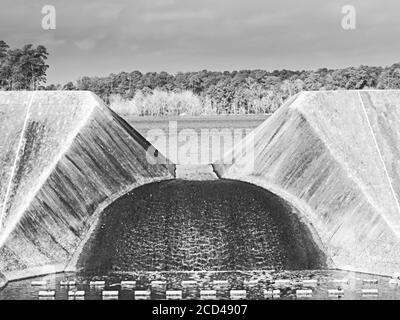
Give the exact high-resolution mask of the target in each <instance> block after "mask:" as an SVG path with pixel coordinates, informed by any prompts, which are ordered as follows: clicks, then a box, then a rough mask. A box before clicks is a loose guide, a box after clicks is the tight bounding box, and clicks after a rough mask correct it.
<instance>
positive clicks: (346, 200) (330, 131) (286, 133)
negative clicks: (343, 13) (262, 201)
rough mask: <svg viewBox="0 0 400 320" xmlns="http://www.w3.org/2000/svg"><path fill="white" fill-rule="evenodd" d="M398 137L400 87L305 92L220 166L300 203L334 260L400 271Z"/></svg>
mask: <svg viewBox="0 0 400 320" xmlns="http://www.w3.org/2000/svg"><path fill="white" fill-rule="evenodd" d="M399 141H400V91H359V92H358V91H335V92H303V93H301V94H299V95H297V96H296V97H294V98H292V99H291V100H290V101H288V102H287V103H286V104H285V105H283V106H282V107H281V108H280V109H279V110H278V111H277V112H276V113H275V114H274V115H273V116H272V117H271V118H269V119H268V120H267V121H265V122H264V123H263V124H262V125H261V126H260V127H258V128H257V129H256V130H255V131H254V132H253V133H252V134H250V135H249V136H247V137H246V138H245V139H244V140H243V142H242V143H241V144H240V145H238V146H236V147H235V148H234V149H233V150H232V151H231V152H229V153H228V154H227V155H226V157H227V159H226V161H224V163H225V164H224V165H215V170H216V172H217V173H218V174H219V175H220V176H222V177H224V178H230V179H237V180H241V181H247V182H251V183H253V184H256V185H259V186H261V187H263V188H265V189H268V190H270V191H272V192H273V193H275V194H277V195H279V196H280V197H282V198H284V199H286V200H287V201H289V202H290V203H291V204H292V205H294V206H295V207H296V208H297V209H299V212H300V213H301V216H302V217H301V218H302V219H303V220H304V222H306V223H307V224H308V226H309V229H310V230H311V231H312V233H313V236H314V238H315V241H316V242H317V243H319V245H320V248H321V249H322V250H323V251H324V252H325V254H326V255H327V256H328V261H330V265H331V266H332V267H337V268H341V269H349V270H354V271H361V272H370V273H378V274H393V272H395V271H399V270H400V207H399V199H400V142H399ZM228 157H229V159H230V158H233V161H232V163H229V159H228Z"/></svg>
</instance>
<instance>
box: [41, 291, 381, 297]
mask: <svg viewBox="0 0 400 320" xmlns="http://www.w3.org/2000/svg"><path fill="white" fill-rule="evenodd" d="M229 294H230V298H231V299H246V298H247V291H246V290H230V292H229ZM361 294H362V296H377V295H378V294H379V291H378V289H361ZM55 295H56V292H55V291H54V290H42V291H39V297H55ZM150 295H151V291H150V290H136V291H134V296H135V298H150ZM84 296H85V291H73V290H70V291H68V297H70V298H76V297H84ZM165 296H166V298H167V299H182V290H167V291H166V293H165ZM280 296H281V291H280V290H277V289H274V290H267V289H265V290H264V297H265V298H280ZM312 296H313V290H312V289H298V290H296V297H299V298H309V297H312ZM328 296H329V297H341V296H344V290H343V289H329V290H328ZM102 297H103V298H104V299H107V298H116V299H118V297H119V291H106V290H104V291H103V292H102ZM200 298H201V299H216V298H217V291H216V290H200Z"/></svg>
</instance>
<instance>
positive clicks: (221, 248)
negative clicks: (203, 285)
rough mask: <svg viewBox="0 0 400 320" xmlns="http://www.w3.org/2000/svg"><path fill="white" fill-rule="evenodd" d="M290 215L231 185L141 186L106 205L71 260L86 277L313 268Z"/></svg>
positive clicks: (300, 228) (320, 263) (314, 259)
mask: <svg viewBox="0 0 400 320" xmlns="http://www.w3.org/2000/svg"><path fill="white" fill-rule="evenodd" d="M324 266H325V257H324V255H323V253H322V252H321V251H320V250H319V248H318V246H316V245H315V243H314V242H313V241H312V238H311V236H310V232H309V231H308V229H307V227H306V226H305V225H304V224H302V223H301V222H300V221H299V219H298V214H297V213H296V210H295V209H294V208H292V207H291V206H290V205H288V204H287V203H286V202H285V201H284V200H282V199H281V198H279V197H278V196H276V195H274V194H271V193H270V192H268V191H266V190H263V189H262V188H259V187H256V186H254V185H251V184H248V183H243V182H240V181H231V180H210V181H188V180H180V179H176V180H173V181H163V182H157V183H152V184H148V185H146V186H142V187H140V188H137V189H135V190H133V191H132V192H129V193H127V194H126V195H124V196H123V197H121V198H119V199H118V200H117V201H115V202H113V203H112V204H111V205H110V206H108V207H107V208H106V209H105V210H104V212H103V214H102V215H101V219H100V220H99V223H98V225H97V228H96V230H95V231H94V232H93V233H92V237H91V239H90V240H89V241H87V243H86V246H85V248H84V249H83V250H82V254H81V255H80V258H79V261H78V267H79V269H81V270H85V271H86V272H90V273H95V274H107V273H108V272H109V271H122V272H133V271H137V272H140V271H202V270H208V271H211V270H213V271H227V270H261V269H262V270H271V269H275V270H277V269H279V270H282V269H284V270H299V269H300V270H303V269H311V270H314V269H320V268H322V267H324Z"/></svg>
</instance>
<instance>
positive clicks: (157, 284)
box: [31, 278, 400, 287]
mask: <svg viewBox="0 0 400 320" xmlns="http://www.w3.org/2000/svg"><path fill="white" fill-rule="evenodd" d="M329 282H330V283H333V284H342V285H346V284H350V281H349V279H332V280H330V281H329ZM259 283H260V282H259V281H258V280H246V281H244V282H243V285H244V286H256V285H258V284H259ZM297 283H298V282H293V281H291V280H289V279H280V280H275V281H274V283H273V285H275V286H289V285H292V284H297ZM362 283H363V284H378V280H377V279H363V280H362ZM31 284H32V285H33V286H47V285H48V282H47V281H32V283H31ZM301 284H303V285H307V286H312V285H318V284H319V282H318V280H316V279H304V280H302V281H301ZM389 284H400V281H399V280H398V279H395V278H392V279H390V280H389ZM76 285H77V282H76V281H75V280H69V281H68V280H64V281H60V286H70V287H73V286H76ZM89 285H90V286H93V287H103V286H105V285H106V282H105V281H102V280H100V281H90V282H89ZM113 285H121V287H134V286H136V281H121V283H117V284H113ZM150 285H151V286H152V287H163V286H166V285H167V282H166V281H151V283H150ZM181 285H182V286H183V287H190V286H197V285H198V282H197V281H195V280H186V281H182V282H181ZM212 285H213V286H215V287H224V286H228V285H229V282H228V280H214V281H213V282H212Z"/></svg>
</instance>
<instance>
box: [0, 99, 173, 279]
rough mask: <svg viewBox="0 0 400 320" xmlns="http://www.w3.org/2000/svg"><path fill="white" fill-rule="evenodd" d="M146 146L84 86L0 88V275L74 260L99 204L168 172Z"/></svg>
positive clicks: (52, 268) (57, 268)
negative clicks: (38, 89)
mask: <svg viewBox="0 0 400 320" xmlns="http://www.w3.org/2000/svg"><path fill="white" fill-rule="evenodd" d="M150 147H151V146H150V144H149V143H148V142H147V141H146V140H145V139H144V138H143V137H142V136H140V135H139V134H138V133H137V132H136V131H135V130H133V129H132V128H131V127H130V126H129V125H127V124H126V122H125V121H124V120H122V119H121V118H120V117H118V116H117V115H116V114H115V113H113V112H112V111H111V110H109V109H108V108H107V107H105V106H104V105H103V103H102V102H101V100H100V99H98V98H97V97H96V96H95V95H93V94H92V93H90V92H0V165H1V166H0V274H3V276H2V277H0V279H2V278H3V280H4V277H5V278H6V279H7V280H10V279H15V278H20V277H26V276H32V275H36V274H41V273H46V272H54V271H62V270H65V268H66V267H67V266H68V265H70V266H71V265H72V266H73V263H72V264H71V259H72V258H73V256H74V254H76V252H77V250H79V247H80V245H81V243H82V241H84V239H85V237H86V236H87V234H88V232H89V229H90V227H91V226H92V225H95V223H94V221H95V220H96V219H97V217H98V215H99V214H100V212H101V211H102V209H103V208H104V207H106V206H107V205H109V204H110V203H111V202H112V201H114V200H115V199H117V198H118V197H120V196H121V195H123V194H125V193H126V192H128V191H130V190H131V189H133V188H135V187H137V186H140V185H143V184H146V183H149V182H153V181H159V180H168V179H172V178H173V177H174V167H173V166H169V165H165V163H167V161H165V159H164V158H163V156H162V155H161V154H159V153H154V149H152V148H150ZM149 160H150V161H149Z"/></svg>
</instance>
